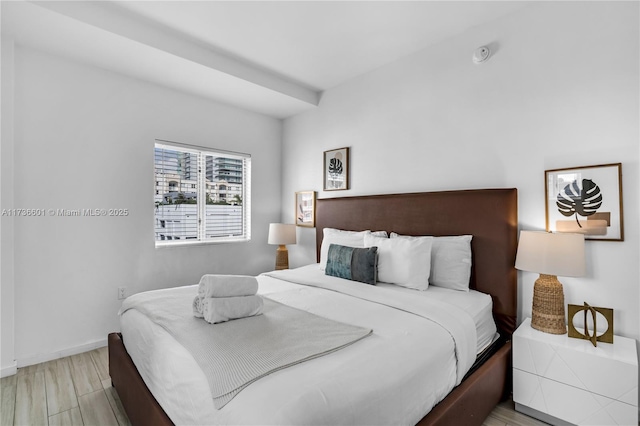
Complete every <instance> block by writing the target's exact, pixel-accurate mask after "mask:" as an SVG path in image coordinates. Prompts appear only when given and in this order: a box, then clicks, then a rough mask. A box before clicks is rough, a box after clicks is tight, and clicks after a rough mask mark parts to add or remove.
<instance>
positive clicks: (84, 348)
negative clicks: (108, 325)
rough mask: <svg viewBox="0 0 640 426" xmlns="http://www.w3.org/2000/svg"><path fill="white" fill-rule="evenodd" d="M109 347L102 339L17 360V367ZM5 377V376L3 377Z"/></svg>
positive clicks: (105, 340)
mask: <svg viewBox="0 0 640 426" xmlns="http://www.w3.org/2000/svg"><path fill="white" fill-rule="evenodd" d="M104 346H107V339H106V338H104V339H100V340H96V341H93V342H89V343H85V344H83V345H79V346H74V347H71V348H67V349H63V350H60V351H56V352H51V353H46V354H38V355H34V356H28V357H23V358H20V359H18V360H17V367H18V368H22V367H28V366H29V365H34V364H40V363H42V362H47V361H53V360H54V359H59V358H64V357H67V356H71V355H76V354H81V353H83V352H88V351H92V350H94V349H98V348H102V347H104ZM14 374H15V373H14ZM3 377H4V376H3Z"/></svg>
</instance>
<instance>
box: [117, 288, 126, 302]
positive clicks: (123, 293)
mask: <svg viewBox="0 0 640 426" xmlns="http://www.w3.org/2000/svg"><path fill="white" fill-rule="evenodd" d="M126 297H127V288H126V287H118V300H120V299H125V298H126Z"/></svg>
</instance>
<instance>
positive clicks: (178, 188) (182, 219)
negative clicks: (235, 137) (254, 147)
mask: <svg viewBox="0 0 640 426" xmlns="http://www.w3.org/2000/svg"><path fill="white" fill-rule="evenodd" d="M154 173H155V180H156V191H155V192H156V195H155V210H154V221H155V241H156V247H158V246H176V245H187V244H194V243H212V242H230V241H247V240H249V239H251V229H250V224H251V220H250V219H251V216H250V215H251V156H250V155H248V154H241V153H236V152H227V151H216V150H212V149H208V148H200V147H195V146H189V145H182V144H178V143H174V142H166V141H160V140H157V141H156V144H155V155H154ZM231 183H233V185H230V184H231Z"/></svg>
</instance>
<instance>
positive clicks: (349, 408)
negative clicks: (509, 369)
mask: <svg viewBox="0 0 640 426" xmlns="http://www.w3.org/2000/svg"><path fill="white" fill-rule="evenodd" d="M270 275H271V276H260V277H259V283H260V289H259V293H261V294H265V295H269V297H270V298H272V299H274V300H276V301H279V302H281V303H285V304H288V305H291V306H293V307H296V308H299V309H305V310H307V311H310V312H312V313H315V314H317V315H322V316H325V317H327V318H330V319H333V320H336V321H341V322H345V323H349V324H353V325H357V326H362V327H367V328H371V329H372V330H373V335H371V336H369V337H368V338H366V339H364V340H362V341H360V342H357V343H355V344H353V345H351V346H349V347H347V348H344V349H341V350H339V351H337V352H335V353H332V354H329V355H326V356H323V357H320V358H317V359H314V360H311V361H308V362H305V363H302V364H299V365H296V366H293V367H290V368H287V369H284V370H281V371H278V372H276V373H273V374H271V375H269V376H267V377H265V378H263V379H260V380H258V381H256V382H255V383H253V384H251V385H250V386H248V387H247V388H245V389H244V390H243V391H242V392H240V393H239V394H238V395H237V396H236V397H235V398H234V399H233V400H232V401H231V402H230V403H228V404H227V405H226V406H225V407H224V408H222V409H221V410H216V409H215V408H214V406H213V402H212V398H211V394H210V391H209V386H208V383H207V379H206V378H205V377H204V374H203V373H202V370H200V368H199V367H198V365H197V364H196V362H195V360H194V359H193V357H192V356H191V355H190V354H189V353H188V352H187V351H186V350H185V349H184V348H183V347H182V346H180V345H179V344H178V343H177V342H176V341H175V340H174V339H173V338H172V337H171V336H170V335H169V334H168V333H167V332H166V331H165V330H164V329H162V328H161V327H158V326H157V325H155V324H154V323H153V322H152V321H151V320H150V319H148V318H146V317H145V316H144V315H142V314H141V313H140V312H138V311H135V310H130V311H127V312H126V313H124V314H123V315H122V316H121V327H122V333H123V337H124V343H125V346H126V348H127V351H128V352H129V354H130V355H131V357H132V359H133V361H134V363H135V364H136V366H137V367H138V370H139V371H140V374H141V375H142V377H143V379H144V380H145V382H146V383H147V386H148V387H149V389H150V390H151V392H152V393H153V394H154V396H155V397H156V399H157V400H158V402H159V403H160V405H161V406H162V407H163V408H164V410H165V412H166V413H167V414H168V415H169V417H170V418H171V419H172V420H173V422H174V423H176V424H185V425H205V424H206V425H210V424H225V425H230V424H244V425H249V424H260V425H264V424H277V425H284V424H317V425H333V424H354V425H355V424H357V425H374V424H415V423H416V422H418V421H419V420H420V419H421V418H422V417H423V416H424V415H425V414H426V413H427V412H428V411H429V410H430V409H431V408H432V407H433V406H434V405H435V404H436V403H438V402H439V401H440V400H442V399H443V398H444V397H445V396H446V394H447V393H448V392H449V391H450V390H451V389H452V388H453V387H454V386H455V385H456V384H458V383H459V382H460V380H461V378H462V377H463V376H464V374H465V373H466V371H467V370H468V368H469V367H470V366H471V364H472V363H473V360H474V359H475V355H476V327H475V324H474V321H473V319H472V318H471V316H470V315H469V314H468V313H467V312H465V311H464V310H463V309H460V308H458V307H456V306H454V305H450V304H447V303H446V302H442V301H438V302H437V303H431V302H424V301H423V299H424V297H415V295H416V294H415V293H409V292H397V291H393V290H392V289H389V288H378V287H372V286H368V285H366V284H362V283H357V282H351V281H347V280H342V279H339V278H333V277H326V276H324V275H323V273H322V272H321V271H319V269H318V268H317V267H316V266H315V265H312V266H310V267H305V268H300V269H299V270H292V271H284V272H278V273H273V274H270ZM276 277H279V278H285V279H286V280H282V279H279V278H276ZM287 280H292V281H298V282H302V283H305V284H306V285H299V284H295V283H293V282H289V281H287ZM321 287H323V288H321ZM342 290H344V291H345V292H346V293H348V294H343V293H341V292H339V291H342ZM158 291H163V292H165V291H166V292H175V293H176V294H185V293H189V292H191V293H193V294H194V296H195V294H196V292H197V286H189V287H180V288H175V289H167V290H158ZM422 293H423V294H421V296H424V293H428V290H427V292H422ZM487 297H488V296H487ZM363 298H364V299H363ZM365 299H369V300H365ZM387 304H389V305H391V306H387ZM421 315H425V316H430V317H431V319H425V318H424V317H423V316H421Z"/></svg>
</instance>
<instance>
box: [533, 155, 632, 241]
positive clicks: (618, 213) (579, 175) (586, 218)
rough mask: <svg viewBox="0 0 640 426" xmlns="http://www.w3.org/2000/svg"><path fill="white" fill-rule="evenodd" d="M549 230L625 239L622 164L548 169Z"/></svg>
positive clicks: (545, 174) (603, 239)
mask: <svg viewBox="0 0 640 426" xmlns="http://www.w3.org/2000/svg"><path fill="white" fill-rule="evenodd" d="M544 181H545V204H546V215H545V216H546V223H547V231H552V232H573V233H580V234H584V237H585V239H587V240H602V241H624V226H623V216H622V164H621V163H615V164H602V165H598V166H585V167H573V168H569V169H555V170H546V171H545V172H544Z"/></svg>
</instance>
